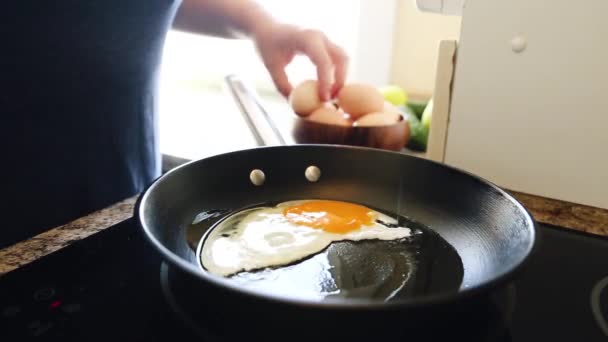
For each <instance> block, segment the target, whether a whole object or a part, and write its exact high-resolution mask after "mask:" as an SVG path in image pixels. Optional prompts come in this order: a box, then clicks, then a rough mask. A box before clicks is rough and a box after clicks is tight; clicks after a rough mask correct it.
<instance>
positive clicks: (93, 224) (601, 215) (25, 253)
mask: <svg viewBox="0 0 608 342" xmlns="http://www.w3.org/2000/svg"><path fill="white" fill-rule="evenodd" d="M509 192H510V193H511V194H512V195H513V196H514V197H515V198H516V199H517V200H518V201H520V202H521V203H522V204H523V206H524V207H525V208H526V209H528V210H529V211H530V213H531V214H532V216H534V218H535V219H536V221H538V222H541V223H545V224H550V225H554V226H558V227H563V228H568V229H573V230H578V231H583V232H587V233H590V234H596V235H603V236H608V210H607V209H601V208H594V207H589V206H585V205H580V204H575V203H569V202H564V201H560V200H554V199H549V198H544V197H539V196H535V195H529V194H525V193H521V192H515V191H509ZM137 197H138V195H136V196H133V197H130V198H128V199H125V200H123V201H121V202H118V203H116V204H114V205H112V206H110V207H107V208H105V209H102V210H99V211H96V212H94V213H91V214H89V215H87V216H84V217H81V218H79V219H77V220H75V221H72V222H69V223H67V224H65V225H62V226H59V227H56V228H53V229H50V230H48V231H46V232H44V233H42V234H39V235H37V236H34V237H32V238H30V239H28V240H24V241H22V242H18V243H16V244H14V245H12V246H9V247H6V248H4V249H2V250H0V275H3V274H5V273H8V272H10V271H12V270H15V269H17V268H19V267H21V266H24V265H26V264H28V263H30V262H32V261H34V260H36V259H38V258H41V257H43V256H45V255H48V254H50V253H53V252H55V251H57V250H60V249H61V248H63V247H66V246H68V245H70V244H71V243H73V242H75V241H79V240H82V239H84V238H86V237H88V236H91V235H93V234H95V233H97V232H99V231H102V230H104V229H106V228H109V227H111V226H113V225H115V224H117V223H120V222H122V221H124V220H127V219H129V218H131V217H132V216H133V207H134V205H135V202H136V201H137Z"/></svg>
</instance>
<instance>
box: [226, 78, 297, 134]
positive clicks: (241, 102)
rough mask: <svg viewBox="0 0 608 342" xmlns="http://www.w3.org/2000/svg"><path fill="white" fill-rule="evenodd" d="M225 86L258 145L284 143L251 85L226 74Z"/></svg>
mask: <svg viewBox="0 0 608 342" xmlns="http://www.w3.org/2000/svg"><path fill="white" fill-rule="evenodd" d="M224 81H225V84H226V88H227V89H228V91H229V92H230V94H231V95H232V97H233V98H234V101H235V102H236V104H237V105H238V107H239V109H240V110H241V114H242V115H243V118H244V119H245V122H247V125H248V126H249V129H250V130H251V132H252V133H253V135H254V137H255V139H256V141H257V143H258V145H259V146H277V145H286V143H285V139H283V137H282V136H281V133H280V132H279V130H278V129H277V126H276V124H275V123H274V121H273V120H272V118H271V117H270V115H268V112H267V111H266V109H264V106H262V102H261V100H260V98H259V96H258V94H257V92H256V91H255V89H254V88H253V87H251V86H250V85H248V84H246V83H245V82H244V81H243V80H242V79H241V78H240V77H239V76H237V75H228V76H226V77H225V79H224Z"/></svg>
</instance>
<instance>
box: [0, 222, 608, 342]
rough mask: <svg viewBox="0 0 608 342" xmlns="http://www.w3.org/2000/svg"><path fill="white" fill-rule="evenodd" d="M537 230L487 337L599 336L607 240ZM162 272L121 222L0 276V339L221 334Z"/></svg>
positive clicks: (206, 337)
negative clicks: (494, 330)
mask: <svg viewBox="0 0 608 342" xmlns="http://www.w3.org/2000/svg"><path fill="white" fill-rule="evenodd" d="M539 230H540V231H539V233H540V234H539V235H540V245H539V248H538V253H536V254H535V255H534V256H533V257H532V259H531V262H530V264H529V266H528V267H527V268H526V269H525V271H524V272H522V273H521V274H520V276H519V277H518V278H517V279H516V280H515V281H514V283H513V284H511V285H510V286H508V291H507V292H508V294H509V295H508V298H510V299H509V300H510V303H509V306H510V307H512V309H510V310H511V312H512V314H511V315H510V317H511V319H510V323H509V324H508V326H507V328H506V334H500V335H498V334H495V335H492V336H500V338H499V340H500V341H534V342H538V341H574V340H576V341H587V342H593V341H605V340H608V335H607V333H608V331H607V328H608V327H607V326H606V319H607V317H608V239H604V238H598V237H592V236H590V235H586V234H581V233H576V232H571V231H568V230H563V229H559V228H554V227H548V226H542V225H541V226H540V228H539ZM168 269H169V268H168V267H167V266H166V265H165V264H163V263H162V261H161V258H160V256H159V255H158V254H157V253H156V251H155V250H153V249H152V247H151V245H149V244H148V242H147V241H145V240H144V237H143V234H142V233H140V231H139V230H138V229H137V225H136V223H135V222H134V221H133V220H132V219H131V220H127V221H124V222H122V223H120V224H118V225H116V226H113V227H111V228H108V229H107V230H105V231H103V232H100V233H98V234H96V235H93V236H91V237H89V238H87V239H85V240H82V241H79V242H76V243H74V244H72V245H70V246H69V247H67V248H64V249H62V250H60V251H58V252H55V253H53V254H50V255H49V256H47V257H44V258H42V259H39V260H37V261H35V262H33V263H31V264H29V265H27V266H24V267H22V268H20V269H18V270H16V271H13V272H10V273H8V274H6V275H4V276H1V277H0V322H1V323H0V327H1V329H0V341H26V340H40V341H161V340H162V341H165V340H178V339H179V340H184V339H192V340H203V341H216V340H222V339H220V338H218V335H217V334H215V335H214V334H213V333H212V331H211V330H212V329H211V330H209V329H207V328H209V327H206V326H205V324H204V323H198V324H194V325H193V324H192V322H190V321H189V320H188V317H187V315H186V316H184V315H183V311H180V305H179V304H178V303H176V301H175V298H174V295H175V293H172V291H171V289H170V287H171V286H170V285H169V284H168V283H167V279H168V278H167V273H168V272H169V271H168ZM481 314H483V313H481ZM482 328H487V326H486V327H480V329H482ZM269 329H272V327H271V325H270V326H269ZM602 329H603V330H602ZM210 331H211V333H210ZM243 334H244V335H243V338H246V332H243ZM286 339H288V338H287V337H286Z"/></svg>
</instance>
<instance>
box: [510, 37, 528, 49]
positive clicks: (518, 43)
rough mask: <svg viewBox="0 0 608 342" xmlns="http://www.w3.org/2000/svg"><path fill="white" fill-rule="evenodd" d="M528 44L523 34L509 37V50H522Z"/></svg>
mask: <svg viewBox="0 0 608 342" xmlns="http://www.w3.org/2000/svg"><path fill="white" fill-rule="evenodd" d="M526 46H528V41H527V40H526V38H525V37H524V36H515V37H513V39H511V50H513V52H515V53H520V52H523V51H524V50H525V49H526Z"/></svg>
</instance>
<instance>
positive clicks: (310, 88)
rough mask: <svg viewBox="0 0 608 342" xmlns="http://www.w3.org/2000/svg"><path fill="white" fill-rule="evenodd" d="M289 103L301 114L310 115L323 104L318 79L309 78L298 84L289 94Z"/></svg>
mask: <svg viewBox="0 0 608 342" xmlns="http://www.w3.org/2000/svg"><path fill="white" fill-rule="evenodd" d="M289 104H290V105H291V108H292V109H293V111H294V112H296V114H298V115H299V116H308V115H310V114H311V113H312V112H314V111H315V110H316V109H317V108H319V107H321V106H322V105H323V102H322V101H321V99H320V98H319V86H318V84H317V81H314V80H308V81H304V82H302V83H300V84H298V85H297V86H296V87H295V88H294V89H293V90H292V91H291V94H289Z"/></svg>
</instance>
